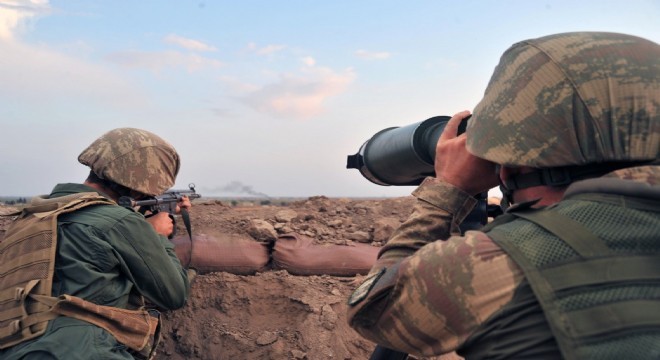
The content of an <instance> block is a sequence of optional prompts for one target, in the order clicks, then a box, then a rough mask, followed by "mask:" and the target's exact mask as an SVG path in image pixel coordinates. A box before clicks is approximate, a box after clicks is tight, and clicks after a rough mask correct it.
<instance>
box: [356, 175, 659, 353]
mask: <svg viewBox="0 0 660 360" xmlns="http://www.w3.org/2000/svg"><path fill="white" fill-rule="evenodd" d="M604 178H613V179H621V180H625V181H624V182H627V181H634V182H643V183H646V184H649V185H651V186H653V184H656V185H657V184H658V183H659V182H660V167H658V166H644V167H638V168H630V169H622V170H618V171H615V172H612V173H610V174H607V175H606V176H605V177H604ZM576 184H577V183H576ZM572 186H573V185H571V186H569V188H568V190H567V192H570V191H571V187H572ZM413 195H414V196H416V197H417V199H418V201H417V202H416V204H415V209H414V211H413V214H412V215H411V216H410V218H409V219H408V220H407V221H406V222H405V223H403V224H402V225H401V227H400V228H399V229H397V230H396V231H395V233H394V234H393V236H392V237H391V238H390V241H389V242H388V243H387V244H386V245H385V246H384V247H383V250H382V251H381V254H380V258H379V259H378V261H377V262H376V264H375V265H374V268H373V269H372V271H371V272H370V275H369V276H367V277H366V280H365V284H366V285H365V284H363V285H361V286H359V287H358V290H357V291H356V293H357V295H356V296H357V297H354V296H352V297H351V299H350V300H349V304H350V306H349V309H348V320H349V323H350V324H351V326H352V327H353V328H354V329H355V330H356V331H357V332H358V333H360V334H361V335H362V336H364V337H365V338H368V339H370V340H372V341H374V342H376V343H378V344H381V345H384V346H386V347H388V348H392V349H396V350H399V351H405V352H407V353H410V354H414V355H418V356H433V355H439V354H444V353H448V352H452V351H455V350H456V349H458V348H459V347H461V346H464V345H465V344H466V341H467V340H469V339H470V337H471V336H472V335H474V334H476V333H478V332H480V331H483V326H484V325H485V324H486V322H487V321H489V320H491V319H492V318H493V317H494V316H495V314H497V313H498V312H500V311H501V310H502V309H504V308H505V307H507V306H509V305H510V304H511V301H512V300H513V298H514V295H515V292H516V289H517V288H518V286H519V285H520V284H521V283H522V281H523V279H524V278H523V273H522V270H521V269H520V267H519V266H518V265H517V264H516V263H515V262H514V261H513V260H512V259H511V258H510V257H509V255H507V254H506V253H505V252H504V250H503V249H502V248H501V247H499V246H498V245H497V244H495V243H494V242H493V240H492V239H491V238H490V237H489V236H488V235H487V234H485V233H483V232H480V231H468V232H467V233H466V234H465V235H464V236H451V229H452V228H454V227H455V225H454V224H456V223H459V222H460V220H462V219H461V218H460V217H457V216H456V215H455V214H463V213H466V212H469V211H470V210H471V209H472V207H473V206H474V203H471V202H470V201H466V200H467V199H468V198H469V195H467V194H465V193H463V192H462V191H461V190H460V189H457V188H455V187H453V186H452V185H450V184H447V183H443V182H442V181H440V180H437V179H434V178H428V179H426V180H425V181H424V182H423V183H422V185H420V187H419V188H417V189H416V190H415V191H414V192H413ZM610 215H612V214H610ZM444 239H447V240H446V241H436V240H444ZM378 273H382V274H378ZM375 274H376V275H375ZM374 279H375V281H374ZM370 282H373V283H370ZM365 290H366V291H365ZM361 291H365V292H366V293H365V294H362V293H361ZM543 326H545V328H540V329H527V330H525V331H545V332H546V333H550V328H549V327H547V324H545V325H543ZM500 327H501V326H497V328H500ZM507 335H509V336H515V334H512V333H508V334H507ZM470 344H471V345H473V346H477V347H478V346H479V345H480V342H476V343H474V342H473V343H470ZM517 346H518V348H517V349H516V350H520V348H519V347H520V344H518V345H517ZM500 350H501V349H500ZM484 351H485V352H486V353H487V352H488V351H487V349H486V350H484ZM509 355H510V354H509Z"/></svg>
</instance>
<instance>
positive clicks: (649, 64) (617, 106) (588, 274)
mask: <svg viewBox="0 0 660 360" xmlns="http://www.w3.org/2000/svg"><path fill="white" fill-rule="evenodd" d="M618 51H620V52H621V53H622V54H625V55H626V56H628V59H630V62H626V61H624V60H619V59H618V57H617V56H618V55H617V54H616V52H618ZM613 53H614V54H613ZM631 54H632V55H631ZM624 58H625V57H624ZM611 59H615V60H611ZM659 59H660V47H658V45H657V44H654V43H652V42H649V41H646V40H643V41H640V39H639V38H634V37H630V36H626V35H619V34H608V33H574V34H560V35H556V36H549V37H545V38H540V39H535V40H529V41H526V42H521V43H519V44H516V45H514V46H513V47H512V48H511V49H509V50H508V51H507V52H506V53H505V54H504V55H503V57H502V61H501V62H500V65H499V66H498V68H497V69H496V71H495V74H494V75H493V78H492V79H491V82H490V83H489V87H488V89H487V91H486V95H485V96H484V100H482V102H481V103H480V104H479V105H478V106H477V108H476V109H475V111H474V114H473V116H472V119H471V120H470V122H468V124H469V126H468V143H467V147H468V151H470V152H471V153H473V154H475V155H476V156H479V157H481V158H484V159H487V160H490V161H492V162H495V163H497V164H503V165H509V166H529V167H534V168H537V169H541V170H544V169H553V168H560V169H562V171H564V170H565V171H566V172H567V173H568V174H570V175H571V176H578V175H580V173H579V172H576V171H575V169H577V170H580V169H581V168H580V166H579V165H591V164H597V165H598V166H601V165H602V164H604V165H607V166H604V167H602V168H598V166H597V167H596V170H595V172H592V173H588V174H587V175H586V176H584V177H583V178H582V179H586V180H582V181H575V178H573V180H571V181H569V182H571V185H569V186H568V188H567V189H566V191H565V193H564V194H565V195H564V199H563V200H562V201H560V202H559V203H557V204H555V205H552V206H549V207H547V208H544V209H541V210H534V211H535V212H540V213H550V212H551V211H554V212H553V213H551V214H553V216H554V215H557V213H561V214H560V215H561V216H563V217H560V218H561V219H564V218H568V219H569V220H568V222H569V223H570V224H568V223H567V225H566V229H567V230H568V231H567V232H569V234H568V236H569V237H570V235H571V234H570V232H572V231H573V230H575V229H578V230H581V229H582V228H580V227H584V228H585V229H587V230H586V231H585V232H586V233H588V234H587V235H590V236H592V237H594V238H596V239H598V240H597V241H595V242H601V243H605V245H604V246H603V248H605V250H606V251H609V253H608V257H607V258H606V259H607V261H606V262H605V266H606V267H605V270H603V271H600V272H598V271H593V272H592V271H581V272H580V273H570V276H568V277H567V278H568V279H566V280H565V281H564V283H569V282H571V281H573V277H575V278H578V279H580V280H579V281H577V280H576V281H577V282H576V283H577V284H583V283H589V281H594V284H596V282H595V280H594V279H598V281H601V282H602V283H603V284H605V285H603V286H601V283H598V284H599V285H598V286H601V288H596V287H595V286H594V287H590V286H583V285H579V286H577V287H575V288H571V289H570V291H569V292H568V293H569V294H568V295H574V294H571V292H573V293H576V294H577V296H573V297H571V296H567V295H566V294H559V293H556V292H553V291H554V290H553V289H550V290H548V291H546V292H543V291H541V290H539V286H541V287H542V286H543V285H545V284H547V280H548V279H547V278H543V277H541V278H538V277H530V274H533V273H534V271H537V272H538V269H539V268H541V269H542V268H543V267H544V266H548V267H549V268H550V269H554V266H557V264H563V262H566V264H568V265H574V264H573V262H580V261H581V260H582V259H581V258H580V256H573V254H572V253H570V249H568V250H566V249H565V248H567V247H565V246H563V245H562V244H563V243H562V241H564V240H560V239H563V238H562V237H558V235H556V233H554V232H552V231H546V230H545V229H544V228H542V226H539V225H538V224H537V223H535V222H533V221H528V220H527V219H525V218H519V219H516V220H511V217H513V216H514V214H518V213H519V214H525V211H527V208H528V207H530V206H531V205H533V204H531V203H528V204H517V205H514V206H513V207H511V208H510V209H509V210H508V211H507V214H505V215H504V216H503V217H502V218H501V219H499V218H498V219H496V221H495V222H494V223H492V224H489V225H488V226H486V227H485V228H484V229H483V231H468V232H467V233H466V234H464V235H463V236H461V235H460V234H459V229H458V224H460V222H461V221H462V220H463V219H464V218H465V216H466V215H467V214H468V213H469V211H470V210H471V209H472V208H473V207H474V205H475V200H474V199H473V198H472V197H471V196H470V194H467V193H465V192H463V191H462V190H460V189H458V188H456V187H454V186H452V185H451V184H448V183H445V182H442V181H440V180H438V179H435V178H427V179H426V180H425V181H424V182H423V183H422V185H420V187H419V188H417V189H416V190H415V191H414V192H413V195H414V196H415V197H416V198H417V199H418V200H417V202H416V204H415V207H414V211H413V214H412V215H411V217H410V218H409V219H408V220H407V221H406V222H405V223H403V224H402V226H401V227H400V228H399V229H397V230H396V231H395V233H394V234H393V236H392V237H391V238H390V240H389V241H388V243H387V244H386V245H385V246H384V247H383V249H382V250H381V252H380V255H379V259H378V260H377V263H376V265H375V266H374V268H373V269H372V270H371V272H370V273H369V275H368V276H367V278H366V279H365V281H364V282H363V283H362V284H361V285H360V286H359V287H358V288H357V289H356V290H355V292H354V293H353V294H352V295H351V297H350V298H349V304H350V307H349V310H348V315H349V323H350V324H351V326H352V327H354V328H355V329H356V330H357V331H358V332H359V333H360V334H362V335H363V336H365V337H366V338H369V339H371V340H373V341H375V342H376V343H378V344H381V345H384V346H386V347H389V348H393V349H397V350H401V351H405V352H408V353H412V354H416V355H425V356H429V355H437V354H443V353H448V352H452V351H457V352H458V354H459V355H463V356H466V357H467V358H470V359H472V358H476V359H478V358H489V359H490V358H525V359H527V358H529V359H537V358H561V357H562V356H564V357H567V358H580V359H581V358H598V359H602V358H634V357H635V355H634V354H635V352H637V356H639V357H642V358H657V357H658V356H660V319H659V318H658V316H657V315H656V314H660V311H658V310H660V302H658V299H660V296H658V294H660V286H659V285H657V284H660V270H659V269H657V266H655V265H653V264H657V263H658V262H657V261H659V260H660V243H658V241H657V240H658V239H657V237H658V229H660V216H658V212H660V187H659V185H660V167H659V166H658V165H657V161H658V152H659V151H660V149H659V148H660V112H659V111H658V107H659V106H660V101H659V97H660V60H659ZM639 64H642V65H639ZM594 69H597V70H598V71H594ZM612 79H616V80H612ZM607 124H610V125H607ZM612 161H614V163H610V162H612ZM616 161H622V162H624V163H623V164H621V163H617V162H616ZM576 165H578V166H576ZM610 166H611V167H613V169H618V168H622V169H620V170H615V171H612V170H613V169H612V168H609V171H606V170H605V169H607V168H608V167H610ZM585 168H588V167H585ZM537 178H538V179H534V180H535V181H537V180H538V183H536V185H548V184H547V183H544V182H543V181H546V180H547V179H545V178H544V177H543V176H540V175H539V176H537ZM550 180H552V179H550ZM513 185H515V184H513ZM563 185H564V186H565V185H566V184H565V183H564V184H563ZM640 204H641V205H640ZM637 205H639V206H637ZM575 209H579V211H575ZM585 214H587V215H585ZM557 216H558V217H559V215H557ZM573 223H578V224H579V225H578V226H573ZM631 224H635V226H631ZM580 234H582V233H580ZM578 238H579V237H578ZM587 239H589V240H591V239H590V238H588V237H585V238H584V239H582V240H584V241H585V242H587ZM436 240H443V241H436ZM579 240H580V239H578V241H579ZM512 244H514V245H512ZM592 245H594V246H595V245H598V244H591V243H587V244H586V245H585V246H587V247H589V246H592ZM562 246H563V247H562ZM521 249H522V250H521ZM514 251H519V252H526V254H525V256H520V255H518V254H516V255H515V256H514ZM566 254H568V255H566ZM544 256H545V257H546V259H542V258H543V257H544ZM595 257H596V258H597V257H598V256H595ZM525 258H528V259H532V260H531V262H532V263H533V264H532V266H530V265H529V264H530V261H527V262H526V260H525ZM619 258H621V259H624V260H630V259H637V258H643V259H646V260H648V259H656V261H655V262H653V261H651V262H650V263H651V265H648V264H647V266H646V267H643V268H642V269H641V270H640V273H639V274H638V273H635V274H633V275H634V276H638V277H634V276H633V275H631V274H626V275H619V274H621V273H625V272H626V271H625V269H624V271H622V272H621V271H620V270H621V269H620V268H617V269H616V270H617V272H616V273H610V272H609V271H611V270H613V269H615V268H614V267H612V268H608V267H607V266H609V264H610V263H612V264H616V263H617V262H618V261H619ZM539 259H542V260H545V261H546V262H545V263H542V264H538V263H541V262H542V261H540V260H539ZM586 260H587V262H588V261H591V260H593V259H591V258H588V257H587V259H586ZM534 261H536V262H537V263H534ZM597 261H598V259H596V262H597ZM622 261H623V260H622ZM578 265H580V264H578ZM601 265H602V264H601ZM535 266H536V267H535ZM559 267H561V266H559ZM530 269H531V270H530ZM562 274H565V273H562ZM640 274H641V275H640ZM577 275H579V276H577ZM626 276H629V278H626ZM639 276H641V277H639ZM550 280H551V281H550V282H553V281H554V282H555V283H562V279H556V278H554V279H553V278H550ZM610 280H617V281H618V282H617V283H608V282H607V281H610ZM544 281H545V282H544ZM580 281H581V282H580ZM539 284H541V285H539ZM640 284H643V285H640ZM649 284H650V285H649ZM592 288H595V290H594V291H592ZM612 289H613V290H614V291H609V290H612ZM590 291H592V293H590ZM548 294H550V296H551V299H550V300H547V299H546V298H544V296H546V295H548ZM577 302H579V304H576V303H577ZM621 304H623V305H624V306H623V308H624V310H625V311H626V312H623V313H622V314H624V315H623V316H620V314H619V313H616V311H615V310H617V309H618V308H617V307H618V306H619V305H621ZM637 305H640V308H643V309H644V310H649V309H652V310H649V311H647V312H645V313H642V312H640V311H637V310H636V309H635V306H637ZM615 308H617V309H615ZM593 309H598V310H602V312H601V314H605V315H604V316H601V318H595V319H594V318H590V319H589V321H586V322H583V323H573V322H572V321H573V319H574V316H576V315H575V314H576V313H581V312H582V311H583V310H593ZM610 310H612V311H611V312H610ZM614 314H615V315H614ZM628 314H630V315H631V316H628ZM578 315H579V314H578ZM645 316H646V318H644V317H645ZM628 318H631V319H632V320H630V322H629V321H628V320H629V319H628ZM582 325H584V329H586V330H585V332H587V333H588V332H596V331H598V329H597V327H599V326H602V327H603V329H607V330H606V331H604V332H603V334H598V336H602V337H597V336H595V335H594V334H592V333H589V335H594V337H593V338H590V339H589V341H591V342H589V341H583V340H584V338H583V337H580V336H582V333H581V332H580V331H581V330H583V329H581V328H580V326H582ZM594 328H596V329H594ZM566 333H569V335H568V336H564V335H565V334H566ZM576 334H577V335H576ZM575 339H578V340H579V341H577V342H575ZM560 340H561V341H560ZM571 341H574V342H571ZM566 344H569V345H568V346H567V345H566ZM572 345H575V346H574V347H575V349H577V350H575V349H573V348H572ZM560 351H561V352H560ZM581 354H582V355H581ZM640 354H641V355H640ZM637 358H638V357H637Z"/></svg>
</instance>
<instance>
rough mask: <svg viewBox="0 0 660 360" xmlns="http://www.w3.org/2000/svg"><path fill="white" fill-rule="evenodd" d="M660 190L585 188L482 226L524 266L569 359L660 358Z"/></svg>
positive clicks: (517, 210) (523, 268) (555, 334)
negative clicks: (643, 193)
mask: <svg viewBox="0 0 660 360" xmlns="http://www.w3.org/2000/svg"><path fill="white" fill-rule="evenodd" d="M657 195H658V194H657V193H655V195H654V196H655V198H648V197H639V196H623V195H618V194H616V195H615V194H602V193H601V194H598V193H579V194H575V195H572V196H567V197H565V199H564V200H562V201H561V202H560V203H558V204H555V205H553V206H551V207H548V208H544V209H532V208H529V207H527V208H525V207H521V208H518V209H512V210H511V211H510V212H508V213H507V214H505V215H503V216H501V217H500V218H498V219H496V220H495V222H493V223H491V224H489V225H488V226H487V227H486V228H485V229H484V231H485V232H486V233H487V234H488V236H490V237H491V238H492V239H493V240H494V241H495V242H496V243H497V244H498V245H499V246H501V247H502V248H503V249H504V250H505V251H506V252H507V254H508V255H509V256H511V258H512V259H513V260H514V261H515V262H516V263H517V264H518V265H519V266H520V268H521V269H522V270H523V272H524V274H525V277H526V278H527V280H528V281H529V283H530V286H531V288H532V290H533V291H534V294H535V296H536V298H537V299H538V301H539V303H540V305H541V307H542V309H543V311H544V314H545V317H546V319H547V320H548V323H549V325H550V328H551V330H552V333H553V336H554V337H555V339H556V340H557V343H558V345H559V348H560V350H561V352H562V355H563V356H564V358H566V359H649V358H654V359H655V358H660V196H657Z"/></svg>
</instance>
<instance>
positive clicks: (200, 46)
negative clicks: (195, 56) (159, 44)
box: [163, 34, 217, 51]
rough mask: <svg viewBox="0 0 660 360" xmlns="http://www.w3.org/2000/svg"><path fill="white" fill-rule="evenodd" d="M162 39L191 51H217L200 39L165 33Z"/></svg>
mask: <svg viewBox="0 0 660 360" xmlns="http://www.w3.org/2000/svg"><path fill="white" fill-rule="evenodd" d="M163 41H165V42H166V43H169V44H174V45H178V46H180V47H182V48H184V49H187V50H191V51H217V49H216V48H215V47H213V46H211V45H208V44H206V43H204V42H202V41H199V40H195V39H188V38H185V37H182V36H178V35H174V34H170V35H167V36H166V37H165V38H164V39H163Z"/></svg>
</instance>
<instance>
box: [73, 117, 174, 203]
mask: <svg viewBox="0 0 660 360" xmlns="http://www.w3.org/2000/svg"><path fill="white" fill-rule="evenodd" d="M78 161H79V162H80V163H81V164H83V165H87V166H89V167H90V168H91V169H92V171H93V172H94V173H95V174H96V175H97V176H98V177H100V178H102V179H108V180H112V181H114V182H116V183H118V184H120V185H123V186H125V187H127V188H129V189H131V190H136V191H139V192H141V193H143V194H146V195H151V196H156V195H160V194H162V193H163V192H165V190H167V189H169V188H171V187H172V186H173V185H174V182H175V180H176V176H177V174H178V172H179V166H180V161H179V155H178V153H177V152H176V150H175V149H174V147H173V146H172V145H170V144H169V143H168V142H167V141H165V140H163V139H162V138H160V137H159V136H158V135H155V134H153V133H151V132H148V131H146V130H140V129H134V128H119V129H114V130H111V131H109V132H107V133H105V134H104V135H102V136H101V137H100V138H98V139H97V140H96V141H94V142H93V143H92V144H91V145H89V147H87V149H85V150H83V152H82V153H81V154H80V155H79V156H78Z"/></svg>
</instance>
